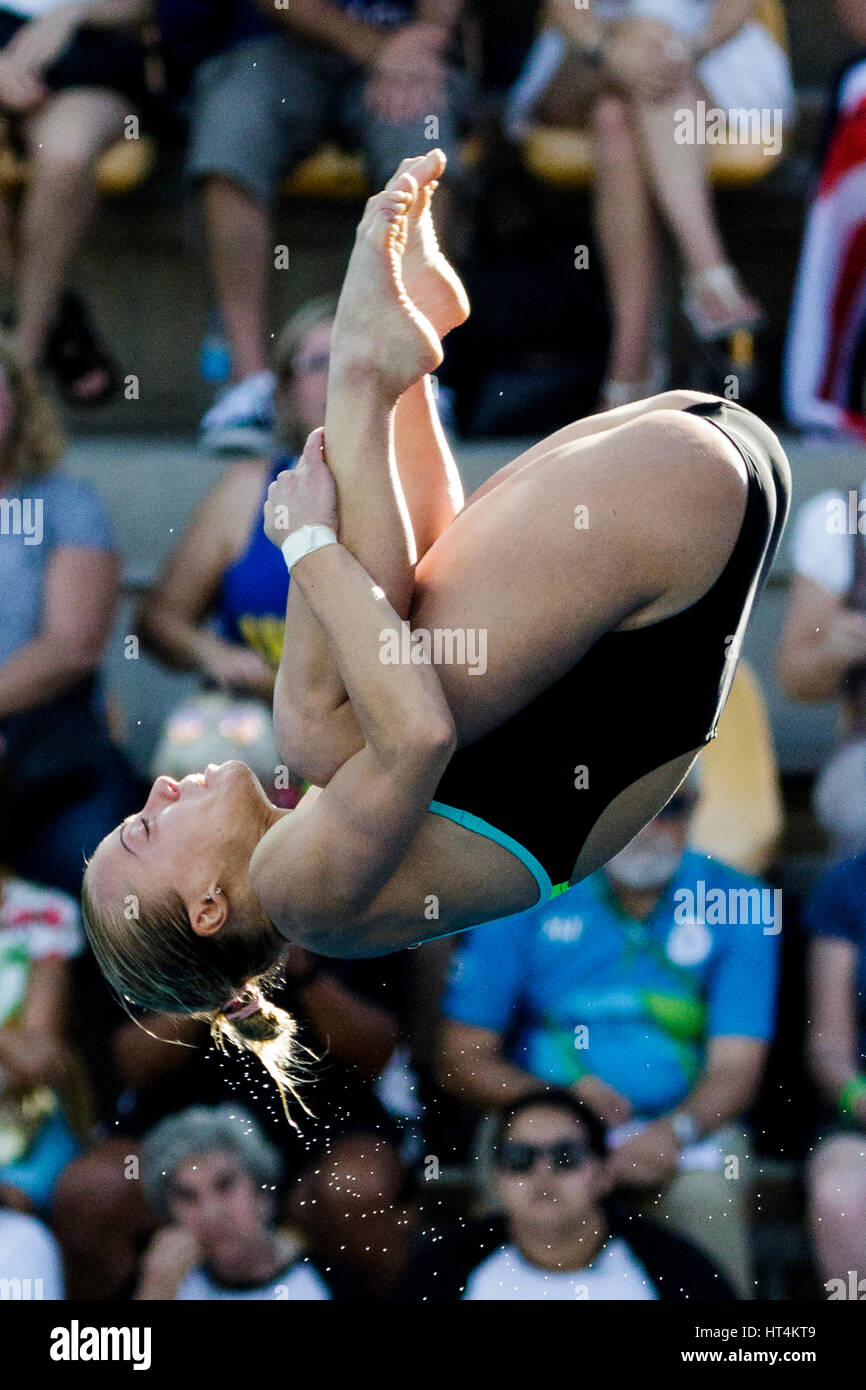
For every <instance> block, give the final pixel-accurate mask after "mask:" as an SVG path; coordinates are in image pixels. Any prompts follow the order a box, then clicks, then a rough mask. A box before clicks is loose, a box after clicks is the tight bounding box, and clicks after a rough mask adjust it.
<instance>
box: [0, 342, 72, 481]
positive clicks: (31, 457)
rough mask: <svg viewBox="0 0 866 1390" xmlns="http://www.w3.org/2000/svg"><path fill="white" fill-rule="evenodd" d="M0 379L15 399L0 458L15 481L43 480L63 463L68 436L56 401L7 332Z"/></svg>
mask: <svg viewBox="0 0 866 1390" xmlns="http://www.w3.org/2000/svg"><path fill="white" fill-rule="evenodd" d="M0 379H5V382H6V385H7V386H8V388H9V394H10V395H11V397H12V422H11V424H10V426H9V430H8V433H7V436H6V440H5V442H4V443H3V445H2V447H0V458H2V461H3V463H4V464H5V465H6V467H8V468H9V469H10V471H11V473H12V476H13V477H14V478H24V479H29V478H41V477H44V476H45V474H46V473H51V472H52V471H53V470H54V469H55V468H56V467H57V465H58V464H59V463H60V460H61V458H62V457H63V451H64V449H65V448H66V435H65V433H64V430H63V426H62V425H61V423H60V417H59V416H58V414H57V411H56V410H55V408H54V403H53V401H52V400H51V398H50V396H49V395H48V393H47V391H46V390H45V389H44V387H43V386H42V384H41V383H40V381H39V378H38V377H37V375H36V373H35V372H34V371H33V370H32V369H31V368H30V367H25V366H24V363H23V362H22V361H21V358H20V356H19V353H18V349H17V348H16V347H15V345H14V342H13V340H12V338H11V336H10V335H9V334H8V333H5V332H0Z"/></svg>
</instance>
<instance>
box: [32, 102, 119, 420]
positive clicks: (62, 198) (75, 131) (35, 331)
mask: <svg viewBox="0 0 866 1390" xmlns="http://www.w3.org/2000/svg"><path fill="white" fill-rule="evenodd" d="M128 115H129V103H128V102H126V101H124V99H123V98H122V97H120V96H117V95H116V94H114V93H111V92H108V91H103V90H102V89H100V88H76V89H74V90H71V91H67V92H60V93H58V94H57V95H56V96H54V97H52V98H51V99H50V100H49V101H48V102H47V103H46V105H45V106H44V107H43V108H42V109H41V110H40V111H39V112H38V113H37V114H36V115H34V116H32V117H30V119H29V120H28V121H27V122H26V126H25V138H26V142H27V150H28V157H29V160H30V168H31V173H30V183H29V185H28V188H27V193H26V195H25V199H24V205H23V208H22V213H21V223H20V228H19V254H18V268H17V297H18V329H17V336H18V343H19V347H20V350H21V353H22V355H23V357H24V360H25V362H27V363H28V364H30V365H36V364H38V363H39V362H40V361H41V359H42V355H43V352H44V350H45V345H46V342H47V339H48V334H49V331H50V329H51V326H52V324H53V321H54V317H55V314H56V311H57V306H58V301H59V297H60V291H61V288H62V285H63V276H64V273H65V271H66V266H67V264H68V262H69V259H70V257H71V255H72V253H73V251H74V250H75V247H76V246H77V245H78V242H79V241H80V239H81V237H82V235H83V233H84V231H85V229H86V227H87V225H88V223H89V221H90V219H91V217H92V215H93V212H94V209H95V207H96V203H97V199H98V191H97V188H96V181H95V177H94V164H95V162H96V160H97V159H98V157H99V156H100V155H101V154H102V153H103V152H104V151H105V150H106V149H107V148H108V147H109V146H110V145H112V144H113V143H114V141H116V140H117V139H119V138H120V136H121V135H122V133H123V123H124V120H125V118H126V117H127V116H128ZM103 375H104V371H103V370H102V369H97V370H96V371H94V372H92V373H90V374H89V376H86V377H84V378H83V379H82V381H81V382H80V383H79V385H78V394H79V395H80V396H81V397H82V398H86V397H88V396H91V395H97V394H98V393H99V392H100V390H101V389H102V388H103V386H104V382H103V379H102V378H103ZM91 378H92V379H91Z"/></svg>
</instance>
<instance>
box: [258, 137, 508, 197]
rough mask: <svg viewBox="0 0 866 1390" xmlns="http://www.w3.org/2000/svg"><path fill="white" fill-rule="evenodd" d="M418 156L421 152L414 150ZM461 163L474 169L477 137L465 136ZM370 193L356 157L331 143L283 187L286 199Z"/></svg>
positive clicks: (478, 148)
mask: <svg viewBox="0 0 866 1390" xmlns="http://www.w3.org/2000/svg"><path fill="white" fill-rule="evenodd" d="M416 153H418V154H422V153H423V151H422V150H418V151H416ZM460 153H461V157H462V159H463V161H464V163H465V164H468V165H469V166H474V165H476V164H477V163H478V160H479V158H480V154H481V142H480V138H479V137H477V136H473V135H470V136H468V137H467V138H466V139H465V140H464V141H463V144H462V145H461V148H460ZM370 192H371V188H370V184H369V181H368V179H367V175H366V173H365V172H364V162H363V159H362V157H361V155H360V154H357V153H354V152H351V153H350V152H347V151H346V150H341V149H340V148H339V146H338V145H335V144H334V143H333V142H332V141H327V142H326V143H325V144H323V145H320V146H319V148H318V149H317V150H314V152H313V153H312V154H311V155H309V156H308V157H307V158H306V159H305V160H304V161H303V162H302V163H301V164H299V165H298V167H297V169H295V170H294V171H293V173H291V174H290V175H289V177H288V178H287V179H286V181H285V183H284V184H283V193H285V194H286V196H287V197H289V198H324V199H333V200H334V201H343V200H345V201H347V202H348V201H355V202H357V201H358V199H360V198H366V197H368V196H369V194H370Z"/></svg>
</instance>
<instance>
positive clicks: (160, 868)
mask: <svg viewBox="0 0 866 1390" xmlns="http://www.w3.org/2000/svg"><path fill="white" fill-rule="evenodd" d="M275 814H276V815H277V816H279V814H280V813H279V812H276V813H275V812H274V807H273V806H272V805H271V803H270V802H269V801H268V799H267V797H266V796H265V794H264V791H263V790H262V787H261V784H260V783H259V781H258V779H257V778H256V777H255V776H254V774H253V773H252V772H251V771H250V769H249V768H248V767H247V765H246V764H245V763H241V762H227V763H221V764H220V765H219V766H217V765H216V764H214V763H210V764H209V765H208V768H207V771H206V772H204V773H193V774H191V775H190V776H189V777H184V779H183V781H182V782H175V781H174V779H173V778H171V777H157V779H156V781H155V782H154V784H153V786H152V787H151V790H150V795H149V796H148V798H147V801H146V802H145V804H144V806H143V807H142V809H141V811H139V812H138V813H137V814H136V815H134V816H130V817H129V818H128V819H127V820H125V821H124V822H123V824H122V825H120V826H118V828H117V829H116V830H113V831H112V832H111V834H110V835H108V836H106V838H105V839H104V840H103V841H102V844H101V845H100V846H99V848H98V849H97V851H96V853H95V854H94V856H93V859H92V861H91V867H90V871H89V874H90V886H91V892H93V893H94V895H95V896H96V897H97V898H98V899H99V900H100V901H101V902H103V903H104V902H105V900H106V897H107V895H109V894H111V893H112V892H117V891H118V886H119V885H122V892H123V894H124V896H125V895H126V894H128V893H132V894H139V895H140V896H142V897H146V898H151V899H152V898H154V897H156V896H160V895H162V894H168V893H170V892H177V893H179V894H180V895H181V897H182V898H183V900H184V902H185V903H186V904H187V906H191V905H192V904H193V903H194V902H196V901H197V900H198V899H199V898H200V897H202V896H204V895H207V894H209V893H213V890H214V889H215V888H218V889H219V890H220V892H221V893H222V894H223V895H225V896H226V897H228V896H229V895H230V894H231V893H232V891H233V890H234V891H235V892H236V891H238V890H239V889H241V888H243V889H244V890H246V887H247V873H248V870H249V863H250V858H251V856H252V853H253V850H254V849H255V847H256V845H257V844H258V842H259V840H260V839H261V837H262V835H263V834H265V832H266V831H267V830H268V829H269V827H270V826H271V825H272V824H273V820H274V815H275ZM121 906H122V904H121Z"/></svg>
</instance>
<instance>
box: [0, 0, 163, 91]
mask: <svg viewBox="0 0 866 1390" xmlns="http://www.w3.org/2000/svg"><path fill="white" fill-rule="evenodd" d="M152 8H153V7H152V3H151V0H81V3H75V0H71V3H68V4H64V5H58V6H56V7H55V8H54V9H51V10H48V11H46V13H45V14H42V15H39V16H38V17H36V18H34V19H31V20H30V21H29V22H28V23H27V24H24V25H22V27H21V28H20V29H19V30H18V31H17V33H15V34H14V35H13V37H12V38H11V39H10V41H9V43H7V44H6V46H5V48H4V49H3V51H2V53H0V105H2V106H3V107H5V109H6V110H7V111H14V112H18V113H19V114H24V113H26V112H27V111H31V110H33V109H34V108H35V107H37V106H39V105H40V104H41V103H42V102H43V101H44V100H45V98H46V96H47V95H48V89H47V87H46V85H45V81H44V74H45V72H46V70H47V69H48V68H49V67H51V65H52V63H54V62H55V61H56V60H57V59H58V58H59V57H60V55H61V54H62V52H63V50H64V49H65V48H66V47H67V45H68V44H69V42H70V40H71V39H72V38H73V36H74V34H75V32H76V30H77V29H79V28H80V27H81V26H82V25H88V26H90V27H94V26H96V27H103V26H106V27H109V28H115V27H124V26H126V25H134V24H141V23H143V22H144V21H145V20H146V19H147V18H148V17H149V14H150V13H151V11H152Z"/></svg>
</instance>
